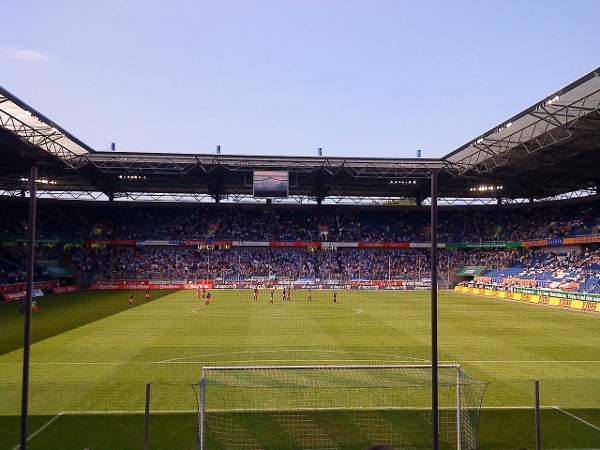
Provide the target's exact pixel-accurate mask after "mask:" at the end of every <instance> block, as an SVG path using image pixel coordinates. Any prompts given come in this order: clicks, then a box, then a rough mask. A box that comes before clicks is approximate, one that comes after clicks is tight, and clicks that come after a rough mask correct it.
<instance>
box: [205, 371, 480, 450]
mask: <svg viewBox="0 0 600 450" xmlns="http://www.w3.org/2000/svg"><path fill="white" fill-rule="evenodd" d="M431 369H432V366H431V365H349V366H341V365H340V366H244V367H240V366H231V367H204V368H203V371H202V380H201V381H200V382H199V383H197V384H195V385H193V388H194V391H195V393H196V399H197V402H198V449H200V450H208V449H212V448H219V449H285V448H299V449H328V450H331V449H344V450H346V449H357V450H360V449H364V448H367V447H369V446H370V445H373V444H387V445H389V446H392V447H394V448H395V449H401V448H410V449H417V448H431V425H432V410H431V404H432V402H431V376H432V370H431ZM438 386H439V389H438V391H439V393H438V396H439V400H438V404H439V436H440V448H448V449H458V450H468V449H475V448H477V446H478V426H479V411H480V407H481V401H482V398H483V394H484V392H485V388H486V386H487V384H486V383H485V382H482V381H479V380H476V379H474V378H472V377H470V376H469V375H467V374H466V373H465V372H463V371H462V370H461V367H460V365H458V364H449V365H439V366H438Z"/></svg>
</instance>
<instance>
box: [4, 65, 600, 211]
mask: <svg viewBox="0 0 600 450" xmlns="http://www.w3.org/2000/svg"><path fill="white" fill-rule="evenodd" d="M0 154H1V155H2V160H3V164H2V165H0V194H2V195H12V196H21V195H25V193H26V192H27V190H28V189H29V184H28V177H29V174H30V173H31V170H30V169H31V166H32V165H33V164H36V165H38V168H39V169H38V170H39V178H38V179H39V183H38V193H39V195H43V196H50V197H54V198H86V199H90V198H91V199H109V200H115V199H120V198H126V199H134V200H135V199H147V200H170V201H174V200H186V199H191V200H198V201H200V200H206V199H210V200H213V201H222V200H227V201H242V200H244V199H249V198H252V195H253V183H252V179H253V173H254V172H255V171H262V170H274V171H287V172H289V194H290V197H291V198H294V199H296V201H299V202H304V201H316V202H318V203H320V202H323V201H327V200H330V201H333V202H341V201H344V200H349V201H354V202H359V201H361V200H364V199H380V200H381V199H387V200H400V201H415V202H417V203H421V202H422V201H424V200H426V199H427V198H429V197H430V192H431V183H430V181H429V180H430V176H431V173H432V172H436V173H437V174H438V197H440V198H448V199H463V200H465V201H473V200H475V199H480V200H481V199H488V200H489V199H492V200H494V201H500V200H502V201H505V202H511V201H516V200H519V199H525V200H528V201H536V200H549V199H556V198H561V196H562V197H563V198H564V197H565V196H567V197H568V196H571V195H575V193H578V192H588V193H597V189H598V186H599V184H600V183H599V181H600V172H599V169H600V68H598V69H596V70H595V71H592V72H590V73H589V74H587V75H585V76H584V77H582V78H580V79H579V80H577V81H575V82H573V83H571V84H570V85H568V86H566V87H565V88H563V89H561V90H559V91H557V92H555V93H552V94H551V95H549V96H548V97H547V98H545V99H542V100H541V101H540V102H538V103H537V104H535V105H533V106H531V107H530V108H528V109H526V110H525V111H523V112H521V113H519V114H517V115H515V116H514V117H511V118H510V119H508V120H506V121H504V122H503V123H502V124H499V125H498V126H497V127H494V128H493V129H492V130H489V131H488V132H486V133H483V134H481V135H480V136H477V137H475V138H474V139H473V140H472V142H470V143H468V144H466V145H464V146H462V147H461V148H459V149H457V150H456V151H454V152H452V153H450V154H448V155H447V156H445V157H443V158H439V159H429V158H410V159H405V158H340V157H338V158H330V157H286V156H241V155H222V154H169V153H160V154H158V153H125V152H96V151H94V150H93V149H91V148H90V147H88V146H87V145H85V144H84V143H82V142H81V141H79V140H78V139H76V138H75V137H74V136H72V135H70V134H69V133H68V132H66V131H65V130H64V129H62V128H61V127H60V126H58V125H57V124H55V123H54V122H52V121H51V120H49V119H48V118H46V117H45V116H43V115H42V114H40V113H38V112H37V111H35V110H34V109H33V108H31V107H29V106H28V105H26V104H25V103H24V102H22V101H21V100H19V99H18V98H16V97H15V96H13V95H12V94H10V93H9V92H8V91H6V90H4V89H3V88H0Z"/></svg>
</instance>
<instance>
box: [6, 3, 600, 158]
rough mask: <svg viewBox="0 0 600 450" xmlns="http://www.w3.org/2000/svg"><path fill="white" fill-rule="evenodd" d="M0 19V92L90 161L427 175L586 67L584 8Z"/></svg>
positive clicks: (439, 6)
mask: <svg viewBox="0 0 600 450" xmlns="http://www.w3.org/2000/svg"><path fill="white" fill-rule="evenodd" d="M0 11H1V14H2V16H3V26H2V28H0V85H1V86H2V87H4V88H5V89H7V90H8V91H10V92H11V93H12V94H14V95H16V96H17V97H19V98H20V99H21V100H23V101H24V102H25V103H27V104H29V105H30V106H31V107H32V108H34V109H36V110H38V111H39V112H41V113H42V114H44V115H46V116H47V117H49V118H50V119H51V120H53V121H54V122H56V123H57V124H59V125H60V126H61V127H63V128H64V129H66V130H67V131H69V132H70V133H72V134H73V135H74V136H76V137H77V138H79V139H80V140H81V141H83V142H85V143H86V144H88V145H89V146H91V147H92V148H94V149H95V150H109V149H110V145H111V143H112V142H115V143H116V147H117V150H118V151H138V152H161V153H214V152H215V148H216V146H217V145H220V146H221V152H222V153H223V154H243V155H293V156H315V155H316V154H317V148H319V147H321V148H323V154H324V156H336V157H355V156H356V157H360V156H366V157H397V158H411V157H414V156H415V155H416V151H417V149H420V150H421V151H422V156H423V157H440V156H443V155H446V154H448V153H450V152H452V151H454V150H456V149H457V148H458V147H460V146H462V145H463V144H465V143H467V142H470V141H472V140H473V139H474V138H476V137H477V136H479V135H481V134H482V133H484V132H486V131H488V130H489V129H491V128H493V127H495V126H496V125H499V124H500V123H501V122H503V121H505V120H506V119H508V118H509V117H511V116H513V115H515V114H517V113H519V112H521V111H522V110H524V109H525V108H527V107H529V106H531V105H533V104H535V103H537V102H538V101H540V100H542V99H544V98H545V97H547V96H548V95H550V94H552V93H553V92H555V91H557V90H559V89H560V88H562V87H564V86H566V85H567V84H569V83H571V82H572V81H575V80H576V79H578V78H579V77H581V76H583V75H585V74H587V73H588V72H590V71H591V70H594V69H596V68H597V67H599V66H600V26H598V19H599V18H600V2H599V1H596V0H564V1H556V0H554V1H553V0H543V1H537V0H530V1H527V0H520V1H485V0H480V1H461V0H456V1H450V0H446V1H441V0H440V1H435V0H431V1H429V0H422V1H416V0H415V1H402V0H397V1H383V0H372V1H366V0H365V1H351V0H344V1H342V0H336V1H333V0H319V1H317V0H304V1H300V0H296V1H283V0H282V1H266V0H265V1H261V0H256V1H250V0H245V1H239V0H236V1H234V0H211V1H181V0H169V1H167V0H164V1H155V0H145V1H126V2H125V1H113V0H102V1H94V0H86V1H60V0H55V1H51V0H46V1H41V0H38V1H36V0H30V1H17V0H0Z"/></svg>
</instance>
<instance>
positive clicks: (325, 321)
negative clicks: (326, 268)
mask: <svg viewBox="0 0 600 450" xmlns="http://www.w3.org/2000/svg"><path fill="white" fill-rule="evenodd" d="M212 293H213V299H212V301H211V304H210V305H209V306H206V305H204V303H203V302H202V301H200V300H198V299H197V297H196V292H195V291H193V290H190V291H178V292H172V291H159V292H153V293H152V300H151V301H150V302H148V303H146V302H145V301H144V299H143V292H141V291H138V292H136V302H135V303H134V308H131V309H130V308H129V307H128V306H129V305H128V301H127V297H128V294H129V292H128V291H117V292H110V291H99V292H95V291H94V292H79V293H74V294H65V295H61V296H55V297H47V298H43V299H41V300H40V301H39V304H40V314H39V315H35V316H34V317H33V324H32V325H33V330H32V336H35V337H34V344H33V346H32V370H31V388H30V392H31V412H32V414H51V415H52V414H57V413H59V412H61V411H81V412H87V411H118V410H123V411H124V410H127V411H139V410H141V409H142V408H143V401H144V386H145V383H146V382H148V381H149V382H151V383H152V394H153V397H152V408H153V410H154V411H189V410H194V408H195V407H196V405H195V398H194V396H193V393H192V390H191V388H190V385H191V384H192V383H195V382H197V381H198V380H199V379H200V377H201V368H202V366H204V365H222V364H231V365H250V364H252V363H255V364H257V365H266V364H298V363H303V364H337V363H339V364H353V363H356V362H357V361H360V362H361V363H365V364H369V363H381V364H384V363H394V364H399V363H423V362H427V361H429V360H430V359H431V348H430V336H431V327H430V323H429V320H430V313H431V311H430V293H429V292H375V291H345V290H342V291H338V304H333V302H332V301H331V292H330V291H313V298H314V299H313V300H312V301H308V300H306V293H305V292H304V291H293V292H292V301H291V302H282V301H281V291H276V296H275V304H274V305H269V304H268V291H261V296H260V298H259V300H258V301H256V302H254V301H253V300H252V293H251V291H249V290H232V291H213V292H212ZM16 306H17V305H13V304H1V305H0V308H1V309H0V312H1V313H2V314H0V326H2V329H3V330H7V332H6V333H5V334H4V335H3V338H2V340H1V341H0V355H2V356H0V395H1V396H2V398H3V401H2V402H1V405H0V414H1V415H4V416H17V415H18V414H19V411H20V409H19V408H20V388H21V384H20V383H21V381H20V375H21V370H22V368H21V362H20V358H21V357H22V356H21V353H22V350H21V348H20V346H21V345H22V344H21V341H22V317H23V316H22V315H20V314H19V313H18V312H17V311H16ZM356 311H360V312H359V313H356ZM438 318H439V352H438V353H439V359H440V361H443V362H448V363H461V364H462V365H463V368H464V370H465V371H466V372H467V373H468V374H470V375H471V376H474V377H476V378H478V379H481V380H484V381H487V382H490V385H489V387H488V389H487V392H486V394H485V396H484V402H483V406H484V407H489V408H494V407H511V406H526V405H533V396H534V392H533V380H536V379H537V380H540V383H541V394H542V404H543V405H544V406H554V405H556V406H557V407H559V408H563V409H565V410H571V409H578V408H579V409H581V408H588V409H590V410H595V409H597V408H598V407H599V403H600V392H599V389H600V368H599V367H598V365H596V364H595V363H596V359H597V356H598V353H597V342H599V341H600V340H599V338H600V334H599V331H598V323H599V322H598V321H597V317H596V316H592V315H573V314H569V313H568V312H567V311H564V310H557V309H552V308H528V307H527V305H523V304H520V303H512V302H505V301H501V300H497V299H487V298H479V297H474V296H468V295H463V294H456V293H454V292H440V293H439V311H438ZM5 337H6V339H5ZM594 417H595V416H594V415H593V414H592V420H590V423H592V424H596V425H600V424H597V423H595V422H594ZM1 434H2V425H0V435H1ZM13 445H14V444H13ZM82 448H83V447H82Z"/></svg>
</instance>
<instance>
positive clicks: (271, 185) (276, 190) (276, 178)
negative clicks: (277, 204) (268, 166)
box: [252, 171, 290, 198]
mask: <svg viewBox="0 0 600 450" xmlns="http://www.w3.org/2000/svg"><path fill="white" fill-rule="evenodd" d="M289 187H290V174H289V172H281V171H256V172H254V174H253V180H252V189H253V195H254V197H255V198H287V197H288V196H289Z"/></svg>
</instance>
